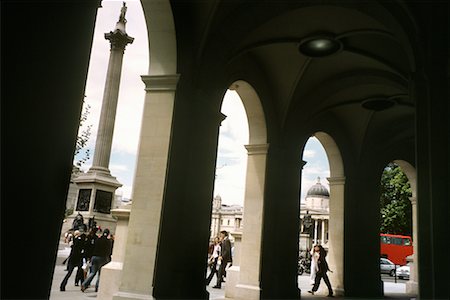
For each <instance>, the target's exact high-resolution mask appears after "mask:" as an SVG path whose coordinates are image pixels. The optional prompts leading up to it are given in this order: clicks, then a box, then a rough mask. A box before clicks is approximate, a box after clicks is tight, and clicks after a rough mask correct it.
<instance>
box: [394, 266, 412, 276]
mask: <svg viewBox="0 0 450 300" xmlns="http://www.w3.org/2000/svg"><path fill="white" fill-rule="evenodd" d="M410 270H411V267H410V265H409V263H408V264H406V265H404V266H401V267H399V268H397V272H396V275H397V277H398V278H400V279H409V272H410Z"/></svg>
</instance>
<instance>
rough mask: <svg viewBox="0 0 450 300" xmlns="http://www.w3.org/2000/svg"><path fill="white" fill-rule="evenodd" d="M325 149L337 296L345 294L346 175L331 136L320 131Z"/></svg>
mask: <svg viewBox="0 0 450 300" xmlns="http://www.w3.org/2000/svg"><path fill="white" fill-rule="evenodd" d="M313 136H315V137H316V138H317V139H318V140H319V142H320V143H321V144H322V146H323V148H324V149H325V152H326V155H327V158H328V163H329V168H330V177H328V178H327V180H328V182H329V185H330V206H329V209H330V214H329V242H328V243H329V248H328V249H329V254H328V263H329V265H330V266H332V268H333V273H330V274H329V277H330V281H331V284H332V286H333V289H334V290H335V293H336V295H343V294H344V232H343V228H344V187H345V173H344V163H343V159H342V156H341V151H340V150H339V147H338V145H337V144H336V142H335V140H334V139H333V137H332V136H331V135H329V134H328V133H326V132H323V131H319V132H316V133H314V135H313Z"/></svg>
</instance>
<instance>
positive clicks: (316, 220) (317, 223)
mask: <svg viewBox="0 0 450 300" xmlns="http://www.w3.org/2000/svg"><path fill="white" fill-rule="evenodd" d="M318 225H319V219H314V244H318V237H317V227H318Z"/></svg>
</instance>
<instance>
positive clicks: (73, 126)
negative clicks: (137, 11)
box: [1, 0, 450, 300]
mask: <svg viewBox="0 0 450 300" xmlns="http://www.w3.org/2000/svg"><path fill="white" fill-rule="evenodd" d="M141 3H142V8H143V10H144V15H145V18H146V25H147V32H148V40H149V43H148V45H149V47H148V51H149V57H150V62H149V67H148V72H146V74H136V77H137V78H138V75H142V76H141V79H142V81H143V84H144V85H143V87H144V89H145V91H146V95H145V101H144V112H143V118H142V124H141V132H140V143H139V150H138V157H137V165H136V172H135V177H134V186H133V196H132V198H133V205H132V209H131V212H130V213H129V220H128V219H127V217H126V216H124V217H123V219H124V222H125V219H127V220H128V231H127V234H116V238H117V241H116V242H117V243H118V244H120V243H123V245H124V246H123V248H122V247H118V248H116V247H114V248H115V251H116V249H121V252H120V255H116V257H115V258H114V259H117V260H118V261H115V266H116V269H115V273H116V275H117V276H116V277H115V278H116V281H109V282H114V284H113V285H114V289H113V288H110V289H109V292H110V297H109V298H110V299H111V298H112V299H115V300H119V299H127V300H130V299H208V298H209V294H208V291H207V289H206V286H205V284H204V279H205V277H206V276H205V275H206V261H207V253H206V249H207V245H208V242H209V238H210V235H211V233H210V223H211V214H212V201H211V199H212V198H213V196H214V195H213V191H214V177H215V171H216V158H217V144H218V135H219V126H220V123H221V121H222V120H223V119H224V117H225V116H224V115H223V114H221V112H220V108H221V104H222V100H223V95H224V94H225V92H226V90H227V89H233V90H235V91H236V92H237V93H238V94H239V96H240V98H241V99H242V101H243V104H244V107H245V110H246V113H247V118H248V124H249V143H248V145H247V146H246V148H247V151H248V161H247V171H246V172H247V173H246V186H245V197H244V207H245V211H244V219H245V226H244V227H243V232H242V242H241V245H240V250H239V253H240V254H239V255H240V260H239V265H236V266H235V265H233V267H236V269H235V270H233V273H234V275H231V274H229V275H227V283H226V296H227V297H228V298H234V299H247V300H249V299H298V298H300V297H301V293H300V290H299V288H298V284H297V260H298V250H299V249H298V247H299V245H298V243H297V240H298V239H297V237H298V235H299V231H300V218H299V211H300V204H299V201H298V195H299V192H300V178H301V173H302V165H303V164H302V162H301V161H300V159H299V158H300V157H302V153H303V148H304V145H305V144H306V141H307V140H308V138H309V137H311V136H312V135H314V136H316V137H317V138H318V140H319V141H320V142H321V143H322V145H323V147H324V149H325V152H326V153H327V157H328V161H329V164H330V177H329V178H328V179H327V180H328V182H329V194H330V197H329V198H330V203H329V210H330V213H329V231H328V232H329V234H328V245H329V249H330V250H329V253H330V254H329V257H328V258H329V261H328V262H329V264H330V265H331V268H332V269H333V270H334V272H333V273H331V274H330V279H331V281H332V285H333V288H335V291H336V294H345V296H346V297H349V298H381V297H383V285H382V282H381V280H380V274H379V198H380V197H379V196H380V195H379V181H380V180H379V179H380V176H381V173H382V170H383V168H384V166H386V164H387V163H388V162H392V161H393V162H395V163H397V164H399V165H400V166H401V168H402V169H403V171H404V172H405V173H406V175H407V176H408V179H409V182H410V183H411V188H412V194H413V195H412V203H413V214H414V213H415V214H416V216H417V220H418V222H417V224H418V226H417V228H416V230H415V231H414V233H413V235H414V237H413V239H414V243H417V245H414V249H417V251H416V253H415V256H416V257H415V258H414V261H415V262H417V263H416V268H415V271H416V272H417V273H418V274H419V276H418V277H417V278H416V277H412V278H413V279H414V278H415V279H414V280H412V281H411V282H409V283H408V285H409V286H411V287H415V289H412V295H413V294H414V295H417V296H418V297H419V298H421V299H448V298H449V297H450V295H449V289H448V282H450V272H448V270H449V262H450V258H449V256H448V255H443V253H442V251H443V249H444V250H445V249H447V246H446V243H447V241H448V240H449V239H450V226H449V223H448V222H449V220H450V215H449V214H450V209H449V199H450V194H449V189H448V182H450V178H449V168H450V164H449V152H450V150H449V142H450V136H449V132H450V123H449V114H450V111H449V101H448V99H449V88H448V85H449V74H450V72H449V65H448V58H449V54H448V53H449V45H448V41H449V40H450V36H449V31H450V28H449V26H448V20H449V18H450V15H449V14H450V13H449V3H448V1H430V2H427V1H413V0H411V1H410V0H403V1H400V0H399V1H397V0H392V1H382V0H373V1H327V0H325V1H302V0H292V1H247V0H242V1H221V0H218V1H195V0H193V1H184V0H141ZM100 4H101V1H95V0H89V1H87V0H80V1H77V2H76V3H75V2H70V1H63V0H53V1H35V2H30V1H3V2H2V4H1V8H2V9H1V12H2V35H1V38H2V57H3V58H6V59H4V60H2V71H3V75H4V76H2V135H1V138H2V175H4V176H2V218H1V219H2V226H1V229H2V234H1V237H2V245H5V246H6V247H4V248H3V249H2V275H4V274H8V275H7V276H2V290H1V298H3V299H11V298H27V299H47V298H48V296H49V291H50V286H51V282H52V272H53V270H54V264H55V256H56V252H57V246H58V242H57V240H58V238H59V232H60V230H61V223H62V219H63V216H64V210H65V205H66V203H65V200H66V197H67V191H68V185H69V181H70V173H71V170H72V161H73V153H74V145H75V141H76V135H77V129H78V122H79V119H80V114H81V108H82V105H81V104H82V99H83V95H84V89H85V84H86V77H87V71H88V64H89V59H90V49H91V45H92V38H93V32H94V26H95V20H96V14H97V10H98V9H99V7H100V6H101V5H100ZM3 87H4V89H3ZM3 158H4V159H3ZM38 160H41V161H43V163H42V165H43V167H41V168H40V169H39V173H38V174H37V176H33V177H31V176H27V174H29V172H30V171H32V170H34V168H33V166H35V165H36V162H37V161H38ZM27 191H33V192H32V193H30V192H27ZM31 195H32V196H31ZM362 195H363V197H362ZM3 200H5V201H3ZM192 208H195V214H193V213H192ZM362 211H364V213H361V212H362ZM124 215H126V214H125V213H124ZM18 216H20V219H21V220H27V222H17V218H18ZM11 224H14V226H10V225H11ZM30 224H31V225H39V228H45V234H42V232H41V231H40V230H34V231H33V230H30V226H31V225H30ZM186 224H189V226H190V227H189V234H182V231H181V229H182V228H185V226H186ZM25 232H26V233H27V236H26V238H24V236H23V234H22V233H25ZM30 245H33V256H34V257H38V258H39V259H36V260H34V261H33V268H29V263H30V262H29V260H28V259H23V258H24V257H29V251H30ZM180 245H183V246H182V247H180ZM186 249H189V251H186ZM122 250H123V251H122ZM116 254H117V253H116ZM114 256H115V254H114V253H113V257H114ZM180 257H182V258H183V260H184V262H186V263H184V264H180V262H179V259H180ZM4 258H6V259H4ZM355 261H357V262H358V263H357V264H355V263H354V262H355ZM361 266H364V268H361ZM105 267H106V266H105ZM17 270H26V272H22V274H21V280H17V278H16V276H9V275H10V274H14V273H16V272H17ZM104 275H105V274H104V273H103V272H102V277H103V276H104ZM228 276H231V277H232V278H231V277H230V278H228ZM233 278H234V279H235V281H233V280H231V279H233ZM104 279H105V278H102V280H104ZM104 282H105V281H104ZM232 282H234V283H232ZM104 288H106V285H101V286H100V292H101V291H102V289H104ZM103 299H107V298H106V296H105V297H103Z"/></svg>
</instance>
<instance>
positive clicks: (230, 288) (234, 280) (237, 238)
mask: <svg viewBox="0 0 450 300" xmlns="http://www.w3.org/2000/svg"><path fill="white" fill-rule="evenodd" d="M231 235H232V236H233V237H234V252H233V265H232V266H231V267H230V268H229V269H227V285H226V286H225V297H227V298H232V299H233V298H235V297H236V285H237V284H238V283H239V270H240V267H239V265H240V261H241V242H242V232H231Z"/></svg>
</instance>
